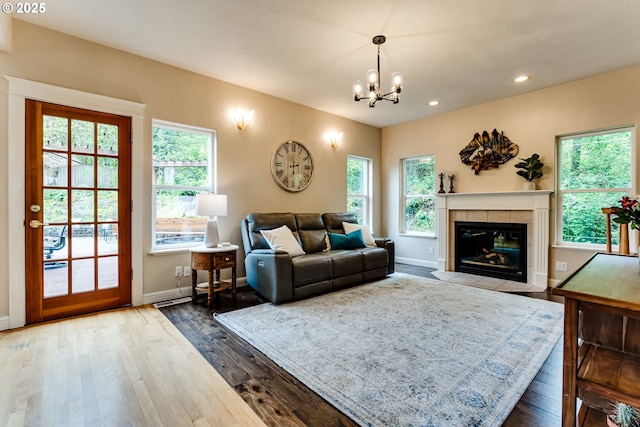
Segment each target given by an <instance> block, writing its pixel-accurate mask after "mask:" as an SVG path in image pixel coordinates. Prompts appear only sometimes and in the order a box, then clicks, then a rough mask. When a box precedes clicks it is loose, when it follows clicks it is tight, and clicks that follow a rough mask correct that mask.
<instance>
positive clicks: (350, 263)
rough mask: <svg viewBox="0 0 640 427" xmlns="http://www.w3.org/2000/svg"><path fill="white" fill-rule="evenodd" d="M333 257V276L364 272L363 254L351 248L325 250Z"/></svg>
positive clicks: (326, 253)
mask: <svg viewBox="0 0 640 427" xmlns="http://www.w3.org/2000/svg"><path fill="white" fill-rule="evenodd" d="M325 255H327V256H328V257H329V258H331V263H332V264H331V267H332V271H333V278H334V279H335V278H336V277H342V276H348V275H351V274H357V273H361V272H362V254H361V253H360V252H359V251H353V250H350V249H338V250H330V251H328V252H325Z"/></svg>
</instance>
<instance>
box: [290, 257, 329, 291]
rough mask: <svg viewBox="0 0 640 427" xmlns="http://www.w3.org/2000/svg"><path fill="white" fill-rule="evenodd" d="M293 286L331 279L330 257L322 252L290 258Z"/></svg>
mask: <svg viewBox="0 0 640 427" xmlns="http://www.w3.org/2000/svg"><path fill="white" fill-rule="evenodd" d="M291 265H292V269H293V287H294V288H297V287H299V286H305V285H308V284H310V283H315V282H321V281H323V280H330V279H331V274H332V270H331V258H329V257H328V256H326V255H323V254H308V255H302V256H299V257H295V258H293V259H292V260H291Z"/></svg>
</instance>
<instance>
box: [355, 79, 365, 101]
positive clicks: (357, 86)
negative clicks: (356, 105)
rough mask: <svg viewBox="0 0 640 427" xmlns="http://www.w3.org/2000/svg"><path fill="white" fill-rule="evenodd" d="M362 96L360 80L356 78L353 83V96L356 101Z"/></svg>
mask: <svg viewBox="0 0 640 427" xmlns="http://www.w3.org/2000/svg"><path fill="white" fill-rule="evenodd" d="M362 96H363V90H362V82H361V81H360V80H356V81H355V82H354V83H353V98H354V99H355V100H356V101H360V99H361V98H362Z"/></svg>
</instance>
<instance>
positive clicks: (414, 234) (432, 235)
mask: <svg viewBox="0 0 640 427" xmlns="http://www.w3.org/2000/svg"><path fill="white" fill-rule="evenodd" d="M398 236H402V237H424V238H427V239H437V238H438V236H436V235H435V233H419V232H416V231H404V232H400V233H398Z"/></svg>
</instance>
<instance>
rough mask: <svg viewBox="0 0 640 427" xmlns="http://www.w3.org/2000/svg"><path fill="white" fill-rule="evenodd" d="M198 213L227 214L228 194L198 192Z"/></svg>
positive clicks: (208, 214) (206, 214)
mask: <svg viewBox="0 0 640 427" xmlns="http://www.w3.org/2000/svg"><path fill="white" fill-rule="evenodd" d="M196 215H203V216H226V215H227V196H226V195H224V194H197V195H196Z"/></svg>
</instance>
